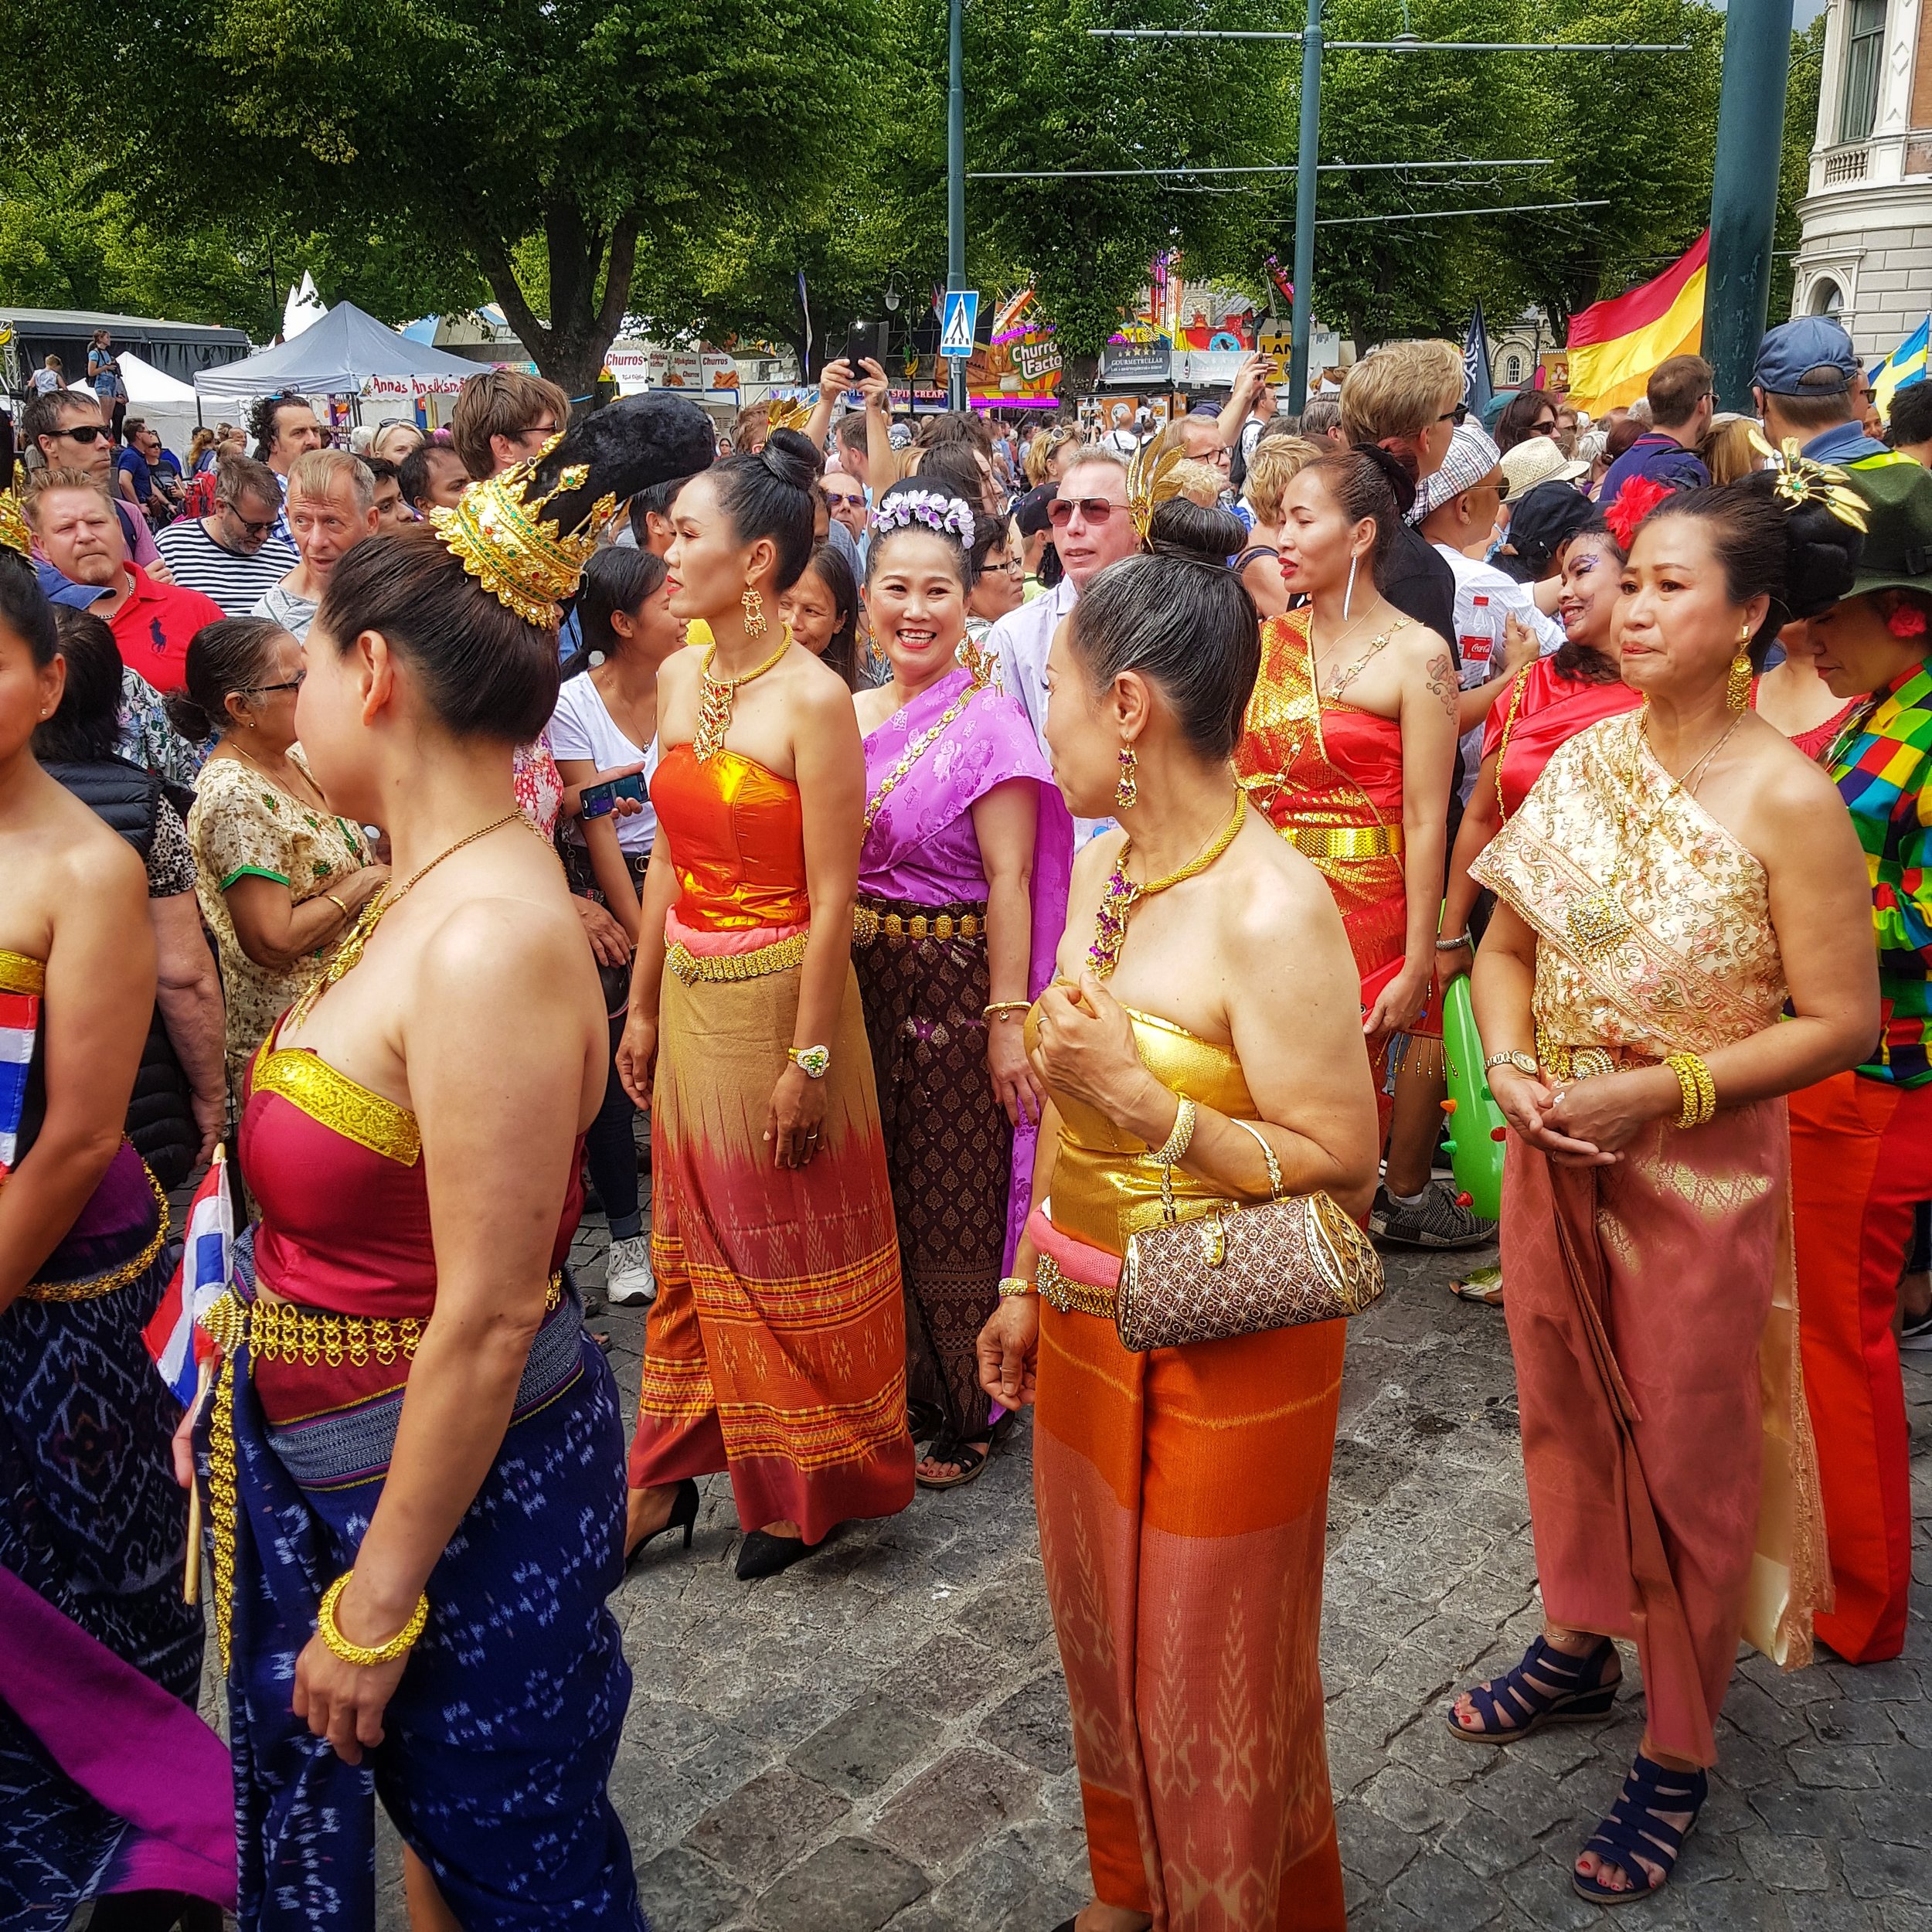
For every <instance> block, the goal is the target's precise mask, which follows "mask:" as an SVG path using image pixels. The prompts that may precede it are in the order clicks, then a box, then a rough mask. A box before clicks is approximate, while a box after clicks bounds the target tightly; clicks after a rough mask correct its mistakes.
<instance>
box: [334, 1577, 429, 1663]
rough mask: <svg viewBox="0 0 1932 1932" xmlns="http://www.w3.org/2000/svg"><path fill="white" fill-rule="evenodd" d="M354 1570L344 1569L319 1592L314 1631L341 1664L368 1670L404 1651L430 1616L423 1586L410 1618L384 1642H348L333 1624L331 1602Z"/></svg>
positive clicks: (415, 1638) (427, 1596)
mask: <svg viewBox="0 0 1932 1932" xmlns="http://www.w3.org/2000/svg"><path fill="white" fill-rule="evenodd" d="M354 1575H355V1571H354V1570H344V1571H343V1572H342V1574H341V1576H339V1577H337V1578H336V1579H335V1582H333V1583H331V1584H330V1585H329V1587H328V1589H327V1590H324V1591H323V1593H322V1600H321V1604H320V1606H319V1607H318V1609H317V1610H316V1612H315V1632H316V1634H317V1635H318V1636H319V1637H320V1638H321V1640H322V1641H323V1642H324V1643H325V1644H326V1645H328V1647H329V1648H330V1649H331V1650H332V1651H333V1652H334V1653H335V1655H337V1656H338V1657H339V1658H341V1659H342V1662H344V1663H345V1664H356V1665H360V1666H361V1667H362V1668H363V1669H364V1670H370V1669H372V1668H374V1667H375V1666H376V1665H378V1664H393V1663H394V1662H395V1661H396V1658H399V1657H401V1656H404V1655H406V1654H407V1653H408V1651H410V1648H412V1646H413V1645H414V1644H415V1642H416V1640H417V1638H419V1637H420V1636H421V1635H422V1634H423V1625H424V1624H427V1622H428V1621H429V1620H430V1597H429V1592H428V1591H427V1590H425V1591H423V1594H422V1595H421V1596H420V1597H417V1600H416V1607H415V1609H414V1610H413V1611H411V1612H410V1620H409V1621H408V1622H407V1623H406V1624H404V1625H403V1628H401V1629H400V1630H399V1631H397V1632H396V1634H395V1635H394V1636H393V1637H392V1638H390V1639H389V1641H388V1642H387V1643H386V1644H352V1643H351V1642H350V1641H349V1639H348V1638H346V1637H345V1636H344V1635H343V1634H342V1631H340V1630H338V1628H336V1624H335V1604H336V1601H337V1600H338V1598H339V1597H341V1595H342V1592H343V1590H344V1589H345V1587H347V1586H348V1583H349V1579H350V1577H353V1576H354Z"/></svg>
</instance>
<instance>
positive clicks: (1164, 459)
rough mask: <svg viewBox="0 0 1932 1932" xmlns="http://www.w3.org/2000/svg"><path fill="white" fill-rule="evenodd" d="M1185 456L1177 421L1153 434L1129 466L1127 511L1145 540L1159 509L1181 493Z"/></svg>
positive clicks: (1136, 529) (1138, 535)
mask: <svg viewBox="0 0 1932 1932" xmlns="http://www.w3.org/2000/svg"><path fill="white" fill-rule="evenodd" d="M1184 460H1185V459H1184V458H1183V457H1182V453H1181V434H1180V430H1179V426H1178V425H1176V426H1175V427H1170V428H1168V429H1165V430H1162V432H1161V433H1160V434H1159V435H1158V436H1152V437H1148V440H1146V441H1145V443H1143V444H1141V447H1139V448H1138V450H1136V451H1134V460H1133V461H1132V462H1131V463H1129V464H1128V466H1127V513H1128V515H1129V516H1130V517H1131V518H1132V519H1133V520H1134V535H1135V536H1137V537H1138V538H1139V539H1141V542H1142V543H1145V542H1146V541H1147V533H1148V529H1150V528H1151V526H1152V524H1153V522H1154V512H1155V510H1157V509H1158V508H1159V507H1160V506H1161V505H1162V504H1163V503H1165V502H1166V501H1167V500H1168V498H1169V497H1173V496H1179V495H1180V494H1181V478H1180V474H1179V471H1180V468H1181V464H1182V461H1184Z"/></svg>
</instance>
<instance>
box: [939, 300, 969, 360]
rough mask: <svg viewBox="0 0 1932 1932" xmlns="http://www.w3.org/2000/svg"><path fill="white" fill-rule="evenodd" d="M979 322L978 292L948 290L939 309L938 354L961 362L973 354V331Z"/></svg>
mask: <svg viewBox="0 0 1932 1932" xmlns="http://www.w3.org/2000/svg"><path fill="white" fill-rule="evenodd" d="M978 322H979V291H978V289H976V288H949V289H947V291H946V294H945V299H944V302H943V303H942V304H941V306H940V324H939V352H940V355H947V356H957V357H958V358H959V359H961V360H962V361H963V360H964V359H966V358H967V357H968V356H970V355H971V354H972V352H973V331H974V329H975V328H976V327H977V326H978Z"/></svg>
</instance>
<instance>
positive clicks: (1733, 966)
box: [1470, 711, 1786, 1060]
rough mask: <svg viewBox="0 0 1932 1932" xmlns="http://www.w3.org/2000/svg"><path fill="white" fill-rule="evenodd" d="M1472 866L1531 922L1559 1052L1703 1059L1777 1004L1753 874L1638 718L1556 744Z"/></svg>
mask: <svg viewBox="0 0 1932 1932" xmlns="http://www.w3.org/2000/svg"><path fill="white" fill-rule="evenodd" d="M1470 876H1471V877H1472V878H1474V879H1478V881H1480V882H1481V883H1482V884H1484V885H1485V886H1491V887H1492V888H1493V889H1495V891H1496V892H1497V893H1498V894H1500V895H1501V896H1502V898H1504V899H1505V900H1507V901H1508V902H1509V905H1510V906H1512V909H1513V910H1515V912H1516V913H1517V914H1518V915H1519V917H1521V918H1522V920H1524V922H1525V923H1526V924H1527V925H1529V927H1530V928H1531V929H1532V930H1533V931H1534V932H1535V934H1536V941H1537V944H1536V991H1535V993H1534V995H1533V998H1532V1006H1533V1009H1534V1012H1535V1015H1536V1023H1537V1025H1538V1026H1539V1027H1540V1028H1542V1029H1543V1032H1544V1033H1545V1034H1546V1036H1547V1037H1548V1038H1549V1039H1550V1040H1551V1041H1552V1042H1553V1043H1555V1044H1556V1045H1558V1046H1613V1047H1630V1048H1634V1049H1638V1050H1639V1051H1641V1052H1644V1053H1648V1055H1649V1056H1651V1058H1653V1059H1657V1060H1662V1058H1664V1056H1665V1055H1666V1054H1669V1053H1708V1052H1709V1051H1710V1049H1713V1047H1718V1046H1727V1045H1729V1044H1730V1043H1732V1042H1733V1041H1736V1040H1740V1039H1748V1038H1749V1037H1750V1036H1751V1035H1752V1034H1753V1033H1758V1032H1763V1031H1764V1029H1765V1028H1766V1027H1767V1026H1772V1025H1774V1024H1775V1023H1776V1022H1777V1017H1778V1015H1779V1013H1780V1012H1781V1011H1782V1009H1783V1008H1784V996H1785V990H1786V989H1785V985H1784V961H1783V958H1782V957H1781V955H1780V954H1779V952H1778V949H1777V934H1776V933H1775V932H1774V931H1773V930H1772V928H1771V913H1770V892H1769V889H1768V885H1767V880H1766V878H1765V874H1764V867H1763V866H1762V865H1760V863H1759V862H1758V861H1757V859H1756V857H1755V856H1754V855H1753V854H1752V853H1751V852H1748V851H1747V849H1745V848H1744V847H1743V845H1740V843H1739V842H1737V840H1736V838H1734V837H1733V835H1731V834H1730V832H1727V831H1726V829H1725V828H1724V827H1723V826H1722V825H1719V823H1718V821H1716V819H1715V818H1713V817H1712V816H1711V815H1710V814H1709V812H1708V811H1706V810H1705V809H1704V808H1703V807H1702V805H1700V804H1698V802H1697V801H1696V799H1695V798H1692V797H1691V796H1690V795H1689V794H1688V793H1687V792H1685V790H1684V789H1683V787H1682V786H1680V785H1679V784H1678V783H1677V781H1675V779H1674V778H1672V777H1671V775H1670V774H1669V773H1668V772H1667V771H1665V769H1664V768H1663V767H1662V765H1660V764H1658V762H1657V760H1656V759H1655V757H1653V756H1652V755H1651V750H1650V747H1649V744H1648V741H1647V740H1646V739H1645V736H1644V732H1643V714H1642V713H1641V712H1634V711H1630V712H1623V713H1619V714H1618V715H1617V716H1615V717H1613V718H1606V719H1603V720H1602V721H1601V722H1600V723H1597V724H1594V725H1592V726H1590V728H1589V729H1588V730H1586V731H1583V732H1580V733H1578V734H1577V736H1575V737H1574V738H1572V739H1571V740H1570V742H1569V743H1567V744H1564V745H1561V746H1560V747H1558V748H1557V750H1556V752H1555V753H1554V754H1553V756H1552V757H1551V759H1550V760H1549V764H1548V765H1546V767H1544V769H1543V776H1542V777H1540V778H1539V779H1538V780H1537V781H1536V785H1535V787H1533V788H1532V791H1531V792H1530V794H1529V797H1528V798H1526V799H1525V800H1524V801H1523V804H1522V810H1521V811H1519V812H1518V813H1517V814H1516V815H1515V818H1512V819H1511V820H1510V821H1509V823H1508V824H1507V825H1505V826H1504V827H1503V828H1502V830H1501V831H1500V832H1498V833H1497V835H1496V836H1495V838H1494V839H1492V841H1491V842H1490V844H1489V846H1488V849H1487V850H1486V851H1485V852H1484V853H1483V854H1482V855H1481V857H1480V858H1479V859H1478V860H1477V861H1476V862H1475V864H1474V865H1473V866H1471V868H1470Z"/></svg>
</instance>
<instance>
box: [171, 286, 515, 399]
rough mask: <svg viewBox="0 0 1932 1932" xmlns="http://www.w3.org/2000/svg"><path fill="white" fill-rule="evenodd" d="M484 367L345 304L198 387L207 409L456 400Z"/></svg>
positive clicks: (210, 374)
mask: <svg viewBox="0 0 1932 1932" xmlns="http://www.w3.org/2000/svg"><path fill="white" fill-rule="evenodd" d="M485 366H486V365H484V364H481V363H477V362H469V361H467V360H466V359H464V357H462V356H461V355H451V354H449V353H448V352H447V351H446V350H444V349H435V348H433V347H431V346H430V344H428V343H427V342H411V341H410V340H409V339H408V338H406V337H405V336H403V335H398V334H397V333H396V331H395V330H394V329H393V328H386V327H385V326H384V325H383V324H382V323H380V322H379V321H376V318H375V317H374V316H372V315H365V314H364V313H363V311H362V310H361V309H359V308H356V307H355V304H353V303H352V302H338V303H337V304H335V307H334V308H332V309H331V310H330V311H328V314H327V315H324V316H322V317H321V318H319V319H318V321H314V322H311V324H310V325H308V327H307V328H304V330H303V331H302V332H301V335H298V336H297V337H296V338H295V339H294V341H293V342H278V343H277V344H276V345H275V346H274V348H272V349H263V350H261V351H260V352H258V353H257V354H256V355H246V356H243V358H242V359H241V360H240V362H226V363H223V365H222V366H221V367H220V368H219V369H203V370H202V371H201V372H200V373H199V375H197V376H196V378H195V388H196V392H197V393H199V395H200V396H201V397H202V401H203V403H204V406H205V405H206V403H207V401H208V400H209V399H211V398H220V399H230V398H232V399H233V400H236V401H241V400H252V399H253V398H254V397H256V396H277V395H281V394H282V393H284V392H286V393H288V394H291V395H296V396H355V397H358V398H360V399H364V400H377V401H382V402H391V401H394V402H405V403H413V401H414V400H415V399H416V398H417V396H453V395H454V394H455V393H456V392H457V390H458V389H461V387H462V386H463V384H464V381H465V380H466V379H468V377H470V376H474V375H475V374H476V373H477V372H478V369H481V368H483V367H485Z"/></svg>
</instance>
